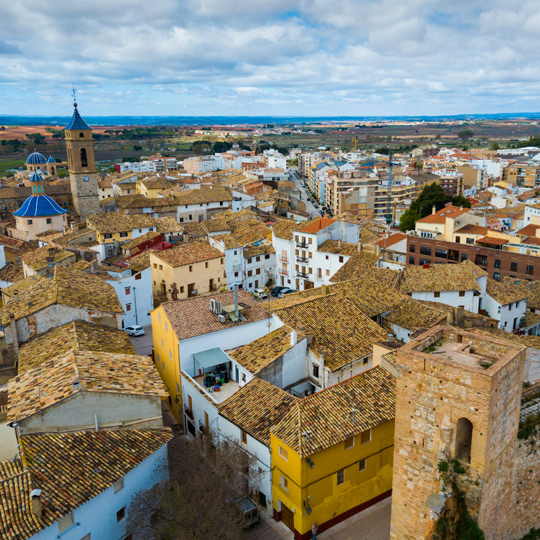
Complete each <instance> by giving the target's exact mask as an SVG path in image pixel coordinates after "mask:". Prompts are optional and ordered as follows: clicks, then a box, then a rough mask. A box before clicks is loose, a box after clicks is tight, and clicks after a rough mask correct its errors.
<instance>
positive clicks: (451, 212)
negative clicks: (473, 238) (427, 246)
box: [415, 205, 483, 244]
mask: <svg viewBox="0 0 540 540" xmlns="http://www.w3.org/2000/svg"><path fill="white" fill-rule="evenodd" d="M482 222H483V219H482V216H477V215H475V214H473V213H472V212H471V210H470V209H469V208H460V207H459V206H451V205H449V206H445V207H444V208H441V209H440V210H438V211H435V206H434V207H433V212H432V213H431V214H430V215H429V216H426V217H423V218H422V219H419V220H418V221H417V222H416V227H415V229H416V232H417V233H418V236H421V237H423V238H436V239H437V240H444V241H446V242H455V241H457V240H456V239H455V237H456V235H457V236H460V229H463V228H465V227H466V226H467V225H476V226H482ZM462 236H463V237H464V238H465V236H466V231H465V232H464V233H463V235H462ZM461 243H462V244H464V243H466V242H465V241H464V240H463V241H461ZM468 243H470V242H468Z"/></svg>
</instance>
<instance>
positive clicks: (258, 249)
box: [244, 244, 276, 259]
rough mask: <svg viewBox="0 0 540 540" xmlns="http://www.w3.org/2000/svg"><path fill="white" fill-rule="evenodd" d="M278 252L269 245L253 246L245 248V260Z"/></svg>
mask: <svg viewBox="0 0 540 540" xmlns="http://www.w3.org/2000/svg"><path fill="white" fill-rule="evenodd" d="M275 252H276V250H275V249H274V248H273V247H272V246H271V245H269V244H259V245H255V244H252V245H251V246H246V247H244V259H249V258H251V257H256V256H257V255H272V254H273V253H275Z"/></svg>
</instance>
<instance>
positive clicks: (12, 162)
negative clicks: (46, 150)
mask: <svg viewBox="0 0 540 540" xmlns="http://www.w3.org/2000/svg"><path fill="white" fill-rule="evenodd" d="M24 161H25V160H24V159H7V160H3V159H0V176H1V175H3V174H4V173H5V172H6V171H7V170H8V169H17V168H18V167H22V166H23V165H24Z"/></svg>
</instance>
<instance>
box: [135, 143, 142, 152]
mask: <svg viewBox="0 0 540 540" xmlns="http://www.w3.org/2000/svg"><path fill="white" fill-rule="evenodd" d="M133 150H135V151H136V152H140V151H141V150H142V146H141V145H139V144H134V145H133Z"/></svg>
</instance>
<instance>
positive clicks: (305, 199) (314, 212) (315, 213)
mask: <svg viewBox="0 0 540 540" xmlns="http://www.w3.org/2000/svg"><path fill="white" fill-rule="evenodd" d="M290 179H291V181H293V182H294V183H295V185H296V187H297V188H298V189H299V190H300V193H301V194H302V202H303V203H305V204H306V212H308V213H309V215H310V216H311V217H321V214H320V213H319V210H320V208H319V209H317V208H315V207H314V206H313V204H312V203H310V202H309V201H308V197H309V193H308V190H307V189H306V188H305V187H304V182H303V181H302V179H301V178H300V176H298V174H297V173H296V172H295V171H291V175H290Z"/></svg>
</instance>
